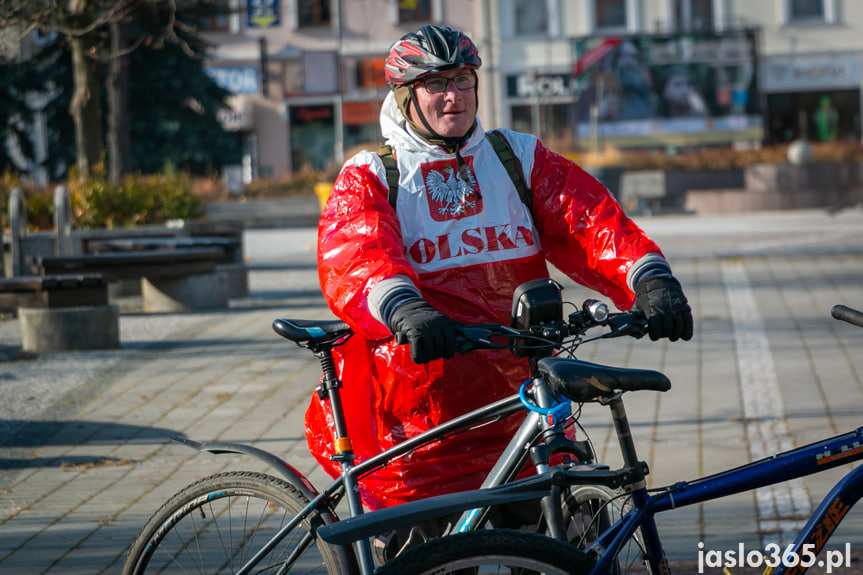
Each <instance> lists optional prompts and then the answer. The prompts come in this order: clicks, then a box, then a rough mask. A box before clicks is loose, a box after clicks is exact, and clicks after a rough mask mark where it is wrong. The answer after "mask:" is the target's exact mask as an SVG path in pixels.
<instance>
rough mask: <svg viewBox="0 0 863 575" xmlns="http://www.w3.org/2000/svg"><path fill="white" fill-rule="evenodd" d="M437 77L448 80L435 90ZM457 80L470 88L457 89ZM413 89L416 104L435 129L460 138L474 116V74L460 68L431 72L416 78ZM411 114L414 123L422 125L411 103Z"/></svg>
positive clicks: (438, 132) (441, 134)
mask: <svg viewBox="0 0 863 575" xmlns="http://www.w3.org/2000/svg"><path fill="white" fill-rule="evenodd" d="M468 77H469V78H470V80H469V81H468ZM456 78H458V80H455V79H456ZM440 79H446V80H447V84H446V88H445V89H444V90H443V91H442V92H438V93H434V91H433V90H434V88H435V84H436V83H437V81H438V80H440ZM456 83H458V84H460V85H463V86H464V85H470V86H472V87H470V88H465V89H463V90H460V89H458V88H457V87H456ZM413 88H414V93H415V94H416V100H417V104H418V105H419V108H420V110H422V113H423V115H424V116H425V118H426V121H428V124H429V126H431V128H432V130H433V131H434V132H436V133H437V134H438V135H440V136H443V137H445V138H461V137H462V136H464V135H465V134H467V132H468V130H470V127H471V126H472V125H473V121H474V118H475V116H476V76H475V75H474V73H473V72H471V71H470V70H465V69H460V70H448V71H446V72H441V73H439V74H431V75H429V76H425V77H424V78H423V79H422V80H419V81H417V82H416V83H415V84H414V86H413ZM410 114H411V119H412V120H413V121H414V123H415V124H417V125H419V126H422V121H421V120H420V119H419V116H417V113H416V110H415V109H414V108H413V106H411V109H410Z"/></svg>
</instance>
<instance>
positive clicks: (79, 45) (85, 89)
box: [69, 35, 105, 181]
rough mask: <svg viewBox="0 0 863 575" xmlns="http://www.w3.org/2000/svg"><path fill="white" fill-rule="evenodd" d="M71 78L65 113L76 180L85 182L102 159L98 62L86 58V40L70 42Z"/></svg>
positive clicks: (79, 38) (89, 44)
mask: <svg viewBox="0 0 863 575" xmlns="http://www.w3.org/2000/svg"><path fill="white" fill-rule="evenodd" d="M70 44H71V49H72V77H73V82H74V85H75V89H74V91H73V94H72V102H71V104H70V105H69V113H70V114H71V116H72V120H73V121H74V123H75V144H76V148H77V162H76V163H77V165H78V177H79V179H80V180H82V181H83V180H86V179H87V178H89V177H90V174H91V173H92V170H93V167H94V166H95V165H96V164H97V163H98V162H99V161H100V160H101V159H102V154H103V152H104V150H105V146H104V143H103V140H102V104H101V97H100V91H99V76H100V74H99V62H98V61H97V60H96V59H94V58H90V57H88V56H87V53H88V52H89V51H90V49H91V48H92V47H93V45H94V44H93V42H92V40H91V39H90V38H88V36H86V35H85V36H73V37H71V38H70Z"/></svg>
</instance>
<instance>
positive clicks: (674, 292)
mask: <svg viewBox="0 0 863 575" xmlns="http://www.w3.org/2000/svg"><path fill="white" fill-rule="evenodd" d="M635 305H636V307H638V309H640V310H641V311H642V312H643V313H644V316H645V317H646V318H647V326H648V334H649V335H650V339H652V340H653V341H656V340H657V339H659V338H661V337H667V338H668V339H670V340H671V341H677V340H678V339H684V340H687V341H688V340H690V339H692V310H691V309H690V308H689V303H688V302H687V301H686V296H685V295H683V289H682V288H681V287H680V282H679V281H677V280H676V279H675V278H674V277H673V276H670V275H661V276H648V277H646V278H644V279H642V280H640V281H639V282H638V284H636V286H635Z"/></svg>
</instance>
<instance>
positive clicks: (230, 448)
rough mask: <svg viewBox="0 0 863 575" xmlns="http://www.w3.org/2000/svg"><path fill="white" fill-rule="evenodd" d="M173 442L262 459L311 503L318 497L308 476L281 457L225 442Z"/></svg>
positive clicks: (202, 449) (181, 439)
mask: <svg viewBox="0 0 863 575" xmlns="http://www.w3.org/2000/svg"><path fill="white" fill-rule="evenodd" d="M171 439H172V440H173V441H177V442H179V443H182V444H183V445H188V446H189V447H192V448H194V449H197V450H198V451H207V452H209V453H213V454H216V455H218V454H220V453H238V454H240V455H250V456H252V457H254V458H256V459H260V460H261V461H263V462H264V463H266V464H268V465H269V466H270V467H272V468H274V469H275V470H276V471H278V472H279V474H280V475H281V476H282V477H283V478H285V480H286V481H287V482H288V483H290V484H291V485H292V486H294V487H296V488H297V489H298V490H299V491H300V493H302V494H303V495H305V496H306V498H307V499H308V500H309V501H311V500H312V499H314V498H315V497H317V496H318V490H317V489H315V486H314V485H312V482H311V481H309V480H308V479H306V476H305V475H303V474H302V473H300V472H299V471H298V470H297V469H296V468H295V467H294V466H293V465H291V464H290V463H288V462H287V461H285V460H284V459H282V458H280V457H276V456H275V455H273V454H272V453H269V452H267V451H264V450H263V449H258V448H257V447H252V446H251V445H244V444H242V443H231V442H225V441H214V442H210V443H199V442H197V441H193V440H191V439H189V438H187V437H180V436H172V437H171Z"/></svg>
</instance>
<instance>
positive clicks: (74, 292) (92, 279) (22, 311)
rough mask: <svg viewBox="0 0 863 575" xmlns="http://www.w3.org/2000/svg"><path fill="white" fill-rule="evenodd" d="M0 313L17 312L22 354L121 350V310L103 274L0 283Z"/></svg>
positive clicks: (28, 278) (0, 280)
mask: <svg viewBox="0 0 863 575" xmlns="http://www.w3.org/2000/svg"><path fill="white" fill-rule="evenodd" d="M0 309H3V310H7V311H10V310H14V311H16V312H17V314H18V320H19V322H20V326H21V348H22V349H23V350H24V351H70V350H86V349H111V348H116V347H119V345H120V337H119V321H118V312H117V307H116V306H112V305H108V287H107V283H106V281H105V278H104V277H103V276H101V275H99V274H62V275H47V276H20V277H14V278H2V279H0Z"/></svg>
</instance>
